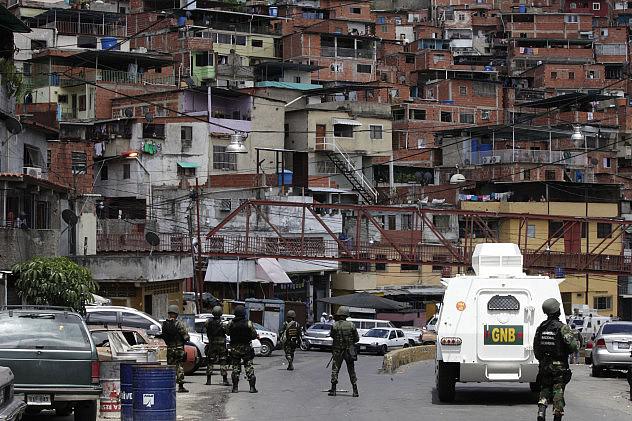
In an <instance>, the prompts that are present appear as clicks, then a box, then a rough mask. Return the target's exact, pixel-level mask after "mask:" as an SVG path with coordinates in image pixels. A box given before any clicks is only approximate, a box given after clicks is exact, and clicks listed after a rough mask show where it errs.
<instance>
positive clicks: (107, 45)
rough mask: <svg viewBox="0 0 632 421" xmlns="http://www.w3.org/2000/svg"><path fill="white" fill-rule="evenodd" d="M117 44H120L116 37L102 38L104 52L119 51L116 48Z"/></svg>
mask: <svg viewBox="0 0 632 421" xmlns="http://www.w3.org/2000/svg"><path fill="white" fill-rule="evenodd" d="M117 44H118V41H117V40H116V38H114V37H103V38H101V48H102V49H104V50H110V49H118V48H116V47H117Z"/></svg>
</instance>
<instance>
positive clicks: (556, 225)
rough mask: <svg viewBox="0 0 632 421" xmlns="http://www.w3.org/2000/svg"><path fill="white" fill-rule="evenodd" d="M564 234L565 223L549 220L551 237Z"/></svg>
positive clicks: (559, 236)
mask: <svg viewBox="0 0 632 421" xmlns="http://www.w3.org/2000/svg"><path fill="white" fill-rule="evenodd" d="M563 236H564V223H563V222H561V221H549V237H551V238H562V237H563Z"/></svg>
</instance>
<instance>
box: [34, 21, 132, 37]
mask: <svg viewBox="0 0 632 421" xmlns="http://www.w3.org/2000/svg"><path fill="white" fill-rule="evenodd" d="M44 28H51V29H57V30H58V31H59V32H60V33H63V34H79V35H96V36H109V37H124V36H126V35H127V28H126V27H125V25H117V24H115V23H107V24H102V23H79V22H67V21H60V20H58V21H55V22H49V23H47V24H46V25H44Z"/></svg>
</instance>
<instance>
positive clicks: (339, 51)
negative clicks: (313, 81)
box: [320, 47, 374, 60]
mask: <svg viewBox="0 0 632 421" xmlns="http://www.w3.org/2000/svg"><path fill="white" fill-rule="evenodd" d="M320 55H321V56H322V57H340V58H366V59H371V60H372V59H373V58H374V54H373V50H364V49H355V48H341V47H338V48H336V47H321V49H320Z"/></svg>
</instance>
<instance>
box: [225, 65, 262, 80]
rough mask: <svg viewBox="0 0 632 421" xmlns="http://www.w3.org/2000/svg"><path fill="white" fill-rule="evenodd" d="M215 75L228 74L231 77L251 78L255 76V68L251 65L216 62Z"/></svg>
mask: <svg viewBox="0 0 632 421" xmlns="http://www.w3.org/2000/svg"><path fill="white" fill-rule="evenodd" d="M217 75H218V76H229V77H231V78H233V79H241V80H252V79H254V77H255V69H254V68H253V67H244V66H233V65H230V64H218V65H217Z"/></svg>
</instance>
